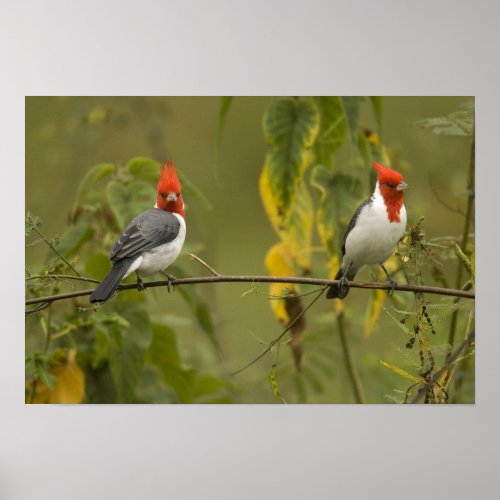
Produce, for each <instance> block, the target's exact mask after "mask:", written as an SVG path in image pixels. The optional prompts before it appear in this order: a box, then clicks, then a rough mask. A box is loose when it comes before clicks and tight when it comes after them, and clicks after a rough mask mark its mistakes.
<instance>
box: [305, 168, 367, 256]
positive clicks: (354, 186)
mask: <svg viewBox="0 0 500 500" xmlns="http://www.w3.org/2000/svg"><path fill="white" fill-rule="evenodd" d="M311 185H312V186H314V187H315V188H316V189H317V190H318V191H319V193H320V205H319V208H318V213H317V225H318V232H319V235H320V238H321V241H322V242H323V244H324V245H325V246H326V248H327V250H328V253H329V254H330V255H336V254H338V253H339V251H340V246H341V242H342V238H343V236H344V233H345V230H346V229H347V226H348V225H349V222H350V220H351V217H352V214H353V213H354V211H355V209H356V207H357V206H358V205H359V202H360V197H361V195H362V193H363V187H362V184H361V182H360V181H359V180H358V179H354V178H352V177H350V176H347V175H344V174H333V173H332V172H330V171H328V170H327V169H326V168H325V167H324V166H323V165H318V166H316V167H315V168H314V169H313V172H312V175H311Z"/></svg>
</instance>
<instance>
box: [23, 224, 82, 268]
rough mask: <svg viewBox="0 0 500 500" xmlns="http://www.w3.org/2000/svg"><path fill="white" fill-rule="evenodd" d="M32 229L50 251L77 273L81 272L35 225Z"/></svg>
mask: <svg viewBox="0 0 500 500" xmlns="http://www.w3.org/2000/svg"><path fill="white" fill-rule="evenodd" d="M32 228H33V230H34V231H35V232H36V233H37V234H38V236H40V238H42V240H43V241H45V243H47V245H48V246H49V247H50V248H51V249H52V251H53V252H54V253H55V254H56V255H57V256H58V257H59V258H60V259H61V260H62V261H63V262H64V263H65V264H66V265H67V266H68V267H69V268H70V269H71V270H72V271H73V272H74V273H75V274H76V275H77V276H81V274H80V273H79V272H78V271H77V270H76V269H75V268H74V267H73V266H72V265H71V264H70V263H69V262H68V261H67V260H66V259H65V258H64V257H63V256H62V255H61V254H60V253H59V252H58V251H57V249H56V247H55V246H54V245H53V244H52V243H51V242H50V241H49V240H48V239H47V238H46V237H45V236H44V235H43V234H42V233H41V232H40V231H39V230H38V228H37V227H36V226H32Z"/></svg>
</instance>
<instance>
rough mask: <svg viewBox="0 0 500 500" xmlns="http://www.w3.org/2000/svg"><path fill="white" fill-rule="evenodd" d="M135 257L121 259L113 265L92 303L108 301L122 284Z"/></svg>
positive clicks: (96, 290) (92, 297)
mask: <svg viewBox="0 0 500 500" xmlns="http://www.w3.org/2000/svg"><path fill="white" fill-rule="evenodd" d="M134 259H135V257H132V258H129V259H121V260H119V261H117V262H115V263H114V264H113V267H112V268H111V271H109V273H108V274H107V275H106V277H105V278H104V279H103V280H102V281H101V283H99V285H98V286H97V288H96V289H95V290H94V291H93V292H92V295H91V296H90V299H89V300H90V302H104V301H106V300H108V299H109V298H110V297H111V295H113V293H115V291H116V289H117V288H118V287H119V286H120V282H121V280H122V279H123V277H124V276H125V274H127V271H128V269H129V267H130V264H132V262H133V261H134Z"/></svg>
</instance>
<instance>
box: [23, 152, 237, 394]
mask: <svg viewBox="0 0 500 500" xmlns="http://www.w3.org/2000/svg"><path fill="white" fill-rule="evenodd" d="M159 167H160V165H159V163H157V162H156V161H154V160H152V159H149V158H144V157H141V158H132V159H131V160H130V161H129V162H127V164H126V165H125V166H124V167H121V166H119V165H114V164H110V163H106V164H98V165H95V166H94V167H91V168H90V169H89V170H88V172H87V174H86V175H85V176H84V177H83V179H82V180H81V182H80V185H79V187H78V189H77V195H76V200H75V202H74V204H73V206H72V209H71V212H70V214H69V221H70V224H69V227H68V229H67V230H66V231H65V233H64V234H63V235H62V236H61V237H60V238H54V239H53V240H49V239H47V238H46V237H45V236H44V235H43V233H42V227H43V224H42V221H41V220H40V219H39V218H37V217H35V216H33V215H32V214H30V213H28V214H27V216H26V235H27V238H28V243H27V244H28V245H34V244H41V243H45V244H46V245H47V246H48V250H49V252H48V254H47V259H46V260H45V265H44V267H43V268H42V269H40V270H37V274H33V271H32V270H30V272H28V271H27V278H26V283H27V296H28V297H39V296H43V295H46V294H52V293H57V292H58V291H59V290H60V289H61V288H62V287H65V286H66V285H67V283H71V282H76V281H73V280H87V281H90V282H93V280H100V279H102V278H103V277H104V276H105V275H106V273H107V272H108V270H109V266H110V264H109V260H108V257H107V255H106V254H105V253H103V251H102V250H103V248H109V247H110V246H111V244H112V242H113V241H114V240H115V239H116V238H117V236H118V235H119V232H121V231H122V230H123V228H124V226H125V225H126V224H127V223H128V222H129V221H130V220H131V219H132V218H133V217H134V216H135V215H137V213H140V212H141V211H143V210H145V209H147V208H149V207H150V206H151V200H154V198H155V189H154V187H153V185H152V184H151V180H153V179H154V180H155V181H156V180H157V177H158V172H159ZM180 176H181V178H182V179H183V182H184V186H187V191H188V192H189V194H190V196H191V198H190V199H191V200H193V201H194V200H198V201H199V202H200V204H201V205H202V206H205V207H208V206H209V205H210V204H209V202H208V200H207V199H206V198H205V197H204V196H203V195H201V191H200V190H199V189H198V188H196V187H195V185H194V184H193V183H192V182H191V181H190V180H189V179H187V177H186V176H185V174H184V173H180ZM34 236H38V238H36V239H34ZM175 269H176V272H177V274H178V275H185V274H186V272H185V271H184V270H183V269H182V267H180V266H179V265H176V268H175ZM181 296H182V297H183V298H184V299H185V301H186V303H187V304H188V305H189V307H190V308H191V309H192V311H193V316H194V318H196V319H197V321H198V323H199V325H200V328H201V331H203V332H205V334H206V335H207V336H208V339H209V340H210V342H211V343H212V345H213V346H214V354H215V355H216V351H217V349H218V345H217V339H216V333H215V328H214V322H213V319H212V316H211V312H210V308H209V307H208V306H207V304H206V303H205V302H204V301H203V299H202V298H201V296H200V295H199V294H197V292H196V288H195V287H191V289H190V290H185V289H183V290H182V291H181ZM26 329H27V353H26V400H27V402H31V403H80V402H87V403H112V402H116V403H134V402H135V403H138V402H142V403H145V402H156V401H158V400H166V401H169V402H180V403H192V402H197V401H198V400H203V401H205V402H231V401H232V399H231V396H230V390H229V387H230V386H229V384H228V383H227V381H226V380H224V379H223V378H219V377H217V376H215V375H212V374H210V373H205V372H204V371H203V370H202V369H201V368H200V369H194V368H188V367H187V366H185V362H183V361H182V359H181V356H180V353H179V351H178V348H177V344H176V333H175V329H174V328H173V327H172V326H171V325H169V324H167V323H159V322H156V321H154V320H153V318H152V316H151V312H150V309H149V308H148V304H147V300H146V298H145V297H144V296H141V295H139V294H137V293H133V294H132V293H128V294H118V295H117V296H116V297H114V298H113V299H112V300H110V301H108V302H107V303H106V304H104V305H102V306H95V307H89V305H88V303H83V302H80V301H75V302H74V303H73V307H72V308H70V309H69V310H68V308H67V307H63V306H59V305H55V304H50V305H49V304H42V307H39V308H35V309H32V310H29V311H28V312H27V327H26ZM144 377H148V380H149V385H151V386H153V387H155V389H154V390H153V391H151V390H149V392H147V393H146V392H145V391H144V389H142V388H141V384H142V380H143V379H144ZM153 380H154V383H153Z"/></svg>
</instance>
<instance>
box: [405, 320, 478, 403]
mask: <svg viewBox="0 0 500 500" xmlns="http://www.w3.org/2000/svg"><path fill="white" fill-rule="evenodd" d="M475 334H476V330H475V329H473V330H472V331H471V332H470V333H469V335H467V338H466V339H465V340H464V341H463V342H462V343H461V344H460V346H459V347H458V348H457V349H456V350H455V351H454V352H453V353H452V354H451V355H450V356H449V357H448V359H447V360H446V363H445V364H444V365H443V366H442V367H441V368H440V369H439V370H437V371H436V373H434V374H433V375H432V377H431V378H430V379H427V383H426V384H425V385H424V386H423V387H421V388H420V389H419V390H418V392H417V394H416V395H415V397H414V398H413V399H412V400H411V403H418V401H419V400H420V399H421V398H422V397H423V396H424V395H425V393H426V392H427V390H428V389H429V387H432V386H434V384H436V383H438V382H439V379H440V378H441V376H442V375H443V374H444V373H445V372H446V371H447V370H448V368H449V367H450V366H451V365H452V364H453V363H455V362H456V361H457V360H458V359H459V358H460V357H461V356H462V355H463V354H464V352H465V351H466V350H467V348H468V347H469V346H470V345H471V344H472V342H474V338H475Z"/></svg>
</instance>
